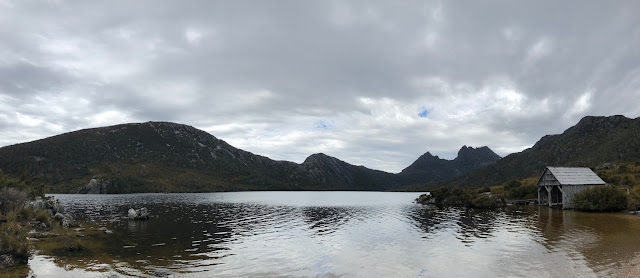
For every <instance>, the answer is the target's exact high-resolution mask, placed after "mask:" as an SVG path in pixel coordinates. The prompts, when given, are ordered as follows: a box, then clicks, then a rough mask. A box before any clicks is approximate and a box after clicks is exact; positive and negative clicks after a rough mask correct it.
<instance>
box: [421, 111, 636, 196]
mask: <svg viewBox="0 0 640 278" xmlns="http://www.w3.org/2000/svg"><path fill="white" fill-rule="evenodd" d="M637 161H640V118H636V119H629V118H627V117H624V116H610V117H594V116H587V117H584V118H582V120H580V122H578V124H576V125H575V126H573V127H570V128H569V129H567V130H566V131H565V132H563V133H562V134H558V135H547V136H544V137H542V138H541V139H540V140H539V141H538V142H537V143H536V144H535V145H534V146H533V147H531V148H529V149H526V150H524V151H522V152H519V153H514V154H510V155H508V156H506V157H504V158H502V159H500V160H498V161H496V163H493V164H491V165H488V166H487V167H484V168H481V169H477V170H475V171H471V172H469V173H467V174H464V175H460V176H458V177H456V178H454V179H451V180H448V181H440V182H432V183H428V184H425V185H422V186H417V187H411V188H410V189H411V190H428V189H432V188H436V187H443V186H444V187H454V186H465V187H468V186H492V185H498V184H501V183H503V182H506V181H509V180H511V179H516V178H526V177H531V176H536V175H540V174H541V173H542V171H543V170H544V168H545V167H546V166H547V165H552V166H588V167H596V166H598V165H601V164H603V163H606V162H637Z"/></svg>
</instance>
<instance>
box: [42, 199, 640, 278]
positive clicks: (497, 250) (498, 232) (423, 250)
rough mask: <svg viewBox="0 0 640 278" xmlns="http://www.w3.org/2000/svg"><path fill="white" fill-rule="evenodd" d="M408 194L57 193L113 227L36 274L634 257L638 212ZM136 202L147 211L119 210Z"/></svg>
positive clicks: (547, 269) (469, 265)
mask: <svg viewBox="0 0 640 278" xmlns="http://www.w3.org/2000/svg"><path fill="white" fill-rule="evenodd" d="M418 195H419V194H416V193H382V192H239V193H206V194H134V195H107V196H105V195H56V197H57V198H59V199H60V200H61V201H62V202H63V204H65V206H66V208H67V210H69V211H70V212H72V213H74V214H75V215H77V216H78V217H81V218H84V219H85V220H87V221H90V222H91V223H95V225H96V227H95V228H97V227H106V228H107V229H109V230H111V231H113V234H110V235H106V234H100V235H99V238H98V235H96V239H95V241H99V242H103V243H104V244H99V245H95V246H93V245H92V246H90V247H88V248H87V249H89V252H84V253H83V254H82V255H81V256H74V257H65V256H60V255H59V256H55V255H53V254H47V253H46V252H44V251H43V252H41V253H40V254H39V255H37V256H35V258H34V259H33V260H31V262H30V268H31V270H32V272H33V273H34V274H35V275H36V276H37V277H61V276H67V277H74V276H75V277H95V276H96V274H100V273H99V272H105V275H106V274H108V275H113V274H118V275H125V276H138V277H157V276H169V275H174V276H177V277H209V276H212V275H213V276H223V277H248V276H257V277H269V276H278V277H282V276H291V277H301V276H302V277H309V276H311V277H316V276H324V277H333V276H349V277H351V276H365V277H366V276H376V277H380V276H384V277H387V276H388V277H496V276H499V277H504V276H520V277H590V276H611V275H614V274H615V273H616V271H617V270H618V269H619V268H620V267H621V266H622V265H623V264H624V263H625V262H627V261H628V260H629V259H631V258H633V257H634V256H636V255H638V254H637V252H638V251H640V240H638V239H636V238H638V237H637V236H635V235H637V234H638V233H639V232H640V218H638V217H637V216H631V215H625V214H587V213H580V212H574V211H562V210H551V209H548V208H546V207H537V206H518V207H515V206H514V207H509V208H506V209H503V210H491V211H474V210H466V209H456V208H435V207H431V206H422V205H417V204H413V203H412V200H413V199H414V198H415V197H417V196H418ZM141 206H145V207H147V208H148V209H149V211H150V212H151V213H152V215H153V217H152V218H151V219H150V220H149V221H143V222H140V221H129V220H126V218H124V216H126V213H127V210H128V209H129V208H130V207H136V208H137V207H141Z"/></svg>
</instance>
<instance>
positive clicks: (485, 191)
mask: <svg viewBox="0 0 640 278" xmlns="http://www.w3.org/2000/svg"><path fill="white" fill-rule="evenodd" d="M535 183H536V178H534V177H532V178H527V179H517V180H511V181H509V182H506V183H505V184H502V185H499V186H492V187H480V188H463V187H454V188H447V187H441V188H437V189H435V190H432V191H431V192H430V195H427V194H423V195H420V197H418V199H416V202H418V203H421V204H427V203H433V204H435V205H438V206H455V207H471V208H498V207H503V206H505V205H506V200H511V199H533V198H536V196H537V187H536V184H535Z"/></svg>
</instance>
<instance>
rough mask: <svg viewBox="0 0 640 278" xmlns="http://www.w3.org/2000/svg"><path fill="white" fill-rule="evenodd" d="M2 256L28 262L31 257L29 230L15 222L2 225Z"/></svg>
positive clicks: (0, 239)
mask: <svg viewBox="0 0 640 278" xmlns="http://www.w3.org/2000/svg"><path fill="white" fill-rule="evenodd" d="M0 254H7V255H11V256H13V257H14V258H16V259H18V260H19V261H21V262H26V261H27V260H28V258H29V256H30V255H31V244H30V243H29V241H28V240H27V229H26V228H24V227H21V226H20V225H18V224H17V223H15V222H7V223H4V224H2V225H0Z"/></svg>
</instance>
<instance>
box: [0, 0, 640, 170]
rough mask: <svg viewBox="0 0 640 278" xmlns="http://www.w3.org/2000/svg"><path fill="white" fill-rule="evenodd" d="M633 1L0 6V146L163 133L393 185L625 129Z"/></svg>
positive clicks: (634, 112)
mask: <svg viewBox="0 0 640 278" xmlns="http://www.w3.org/2000/svg"><path fill="white" fill-rule="evenodd" d="M638 10H640V2H635V1H613V2H607V3H604V2H601V1H563V2H561V3H558V2H557V1H526V2H521V1H517V2H514V1H495V2H494V1H482V2H478V1H456V2H449V1H337V0H336V1H303V2H301V1H276V2H270V1H269V2H266V1H190V2H188V3H185V2H179V1H171V2H169V1H107V2H94V1H46V2H43V1H2V0H0V134H1V136H0V146H4V145H9V144H15V143H20V142H25V141H30V140H35V139H39V138H43V137H47V136H51V135H55V134H59V133H62V132H68V131H73V130H76V129H81V128H89V127H97V126H104V125H111V124H119V123H126V122H142V121H151V120H153V121H159V120H162V121H173V122H179V123H184V124H189V125H192V126H195V127H198V128H201V129H203V130H206V131H208V132H210V133H212V134H213V135H215V136H216V137H218V138H221V139H223V140H226V141H227V142H229V143H230V144H232V145H234V146H236V147H239V148H242V149H245V150H248V151H252V152H254V153H257V154H261V155H266V156H269V157H271V158H274V159H279V160H291V161H296V162H302V161H303V160H304V159H305V158H306V157H307V156H308V155H310V154H312V153H316V152H324V153H326V154H328V155H332V156H336V157H339V158H340V159H343V160H345V161H347V162H350V163H353V164H362V165H365V166H367V167H370V168H375V169H381V170H386V171H391V172H397V171H400V170H401V169H402V168H404V167H406V166H407V165H409V164H410V163H411V162H412V161H413V160H414V159H416V158H417V157H418V156H419V155H421V154H422V153H424V152H426V151H430V152H431V153H433V154H439V155H440V156H442V157H445V158H453V157H455V154H456V152H457V150H458V149H459V148H460V147H461V146H462V145H471V146H483V145H487V146H489V147H490V148H492V149H493V150H494V151H496V152H497V153H498V154H500V155H506V154H509V153H511V152H516V151H521V150H522V149H524V148H526V147H528V146H531V145H532V144H533V143H535V142H536V141H537V140H538V139H539V138H540V137H541V136H543V135H545V134H553V133H560V132H562V131H563V130H564V129H566V128H568V127H569V126H571V125H573V124H575V123H576V122H577V121H578V120H579V119H580V118H581V117H583V116H585V115H613V114H624V115H626V116H627V117H638V116H639V115H640V106H639V105H638V100H640V17H638V16H637V13H636V11H638Z"/></svg>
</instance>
